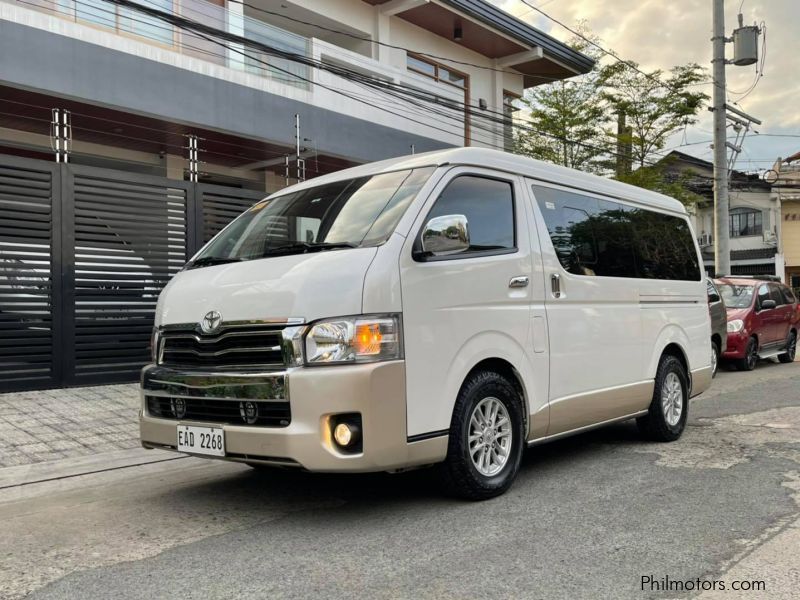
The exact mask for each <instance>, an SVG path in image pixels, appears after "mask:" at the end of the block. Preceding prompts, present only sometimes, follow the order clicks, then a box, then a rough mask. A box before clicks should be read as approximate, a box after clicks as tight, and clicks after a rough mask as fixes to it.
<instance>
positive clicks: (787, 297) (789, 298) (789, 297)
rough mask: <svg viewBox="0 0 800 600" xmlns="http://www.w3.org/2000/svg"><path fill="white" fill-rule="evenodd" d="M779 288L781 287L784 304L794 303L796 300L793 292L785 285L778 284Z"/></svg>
mask: <svg viewBox="0 0 800 600" xmlns="http://www.w3.org/2000/svg"><path fill="white" fill-rule="evenodd" d="M780 288H781V291H782V292H783V299H784V302H785V303H786V304H794V303H795V302H796V299H795V297H794V294H793V293H792V290H790V289H789V288H788V287H786V286H785V285H782V286H780Z"/></svg>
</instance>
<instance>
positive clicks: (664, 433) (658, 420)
mask: <svg viewBox="0 0 800 600" xmlns="http://www.w3.org/2000/svg"><path fill="white" fill-rule="evenodd" d="M688 413H689V376H688V375H687V373H686V369H685V368H684V366H683V363H682V362H681V361H680V360H678V358H677V357H675V356H673V355H671V354H665V355H664V356H663V357H661V362H660V363H659V365H658V371H657V372H656V381H655V386H654V388H653V399H652V401H651V402H650V408H649V409H648V411H647V414H646V415H645V416H643V417H639V418H638V419H636V425H638V427H639V430H640V431H641V432H642V433H643V434H644V435H645V436H646V437H648V438H649V439H651V440H654V441H657V442H672V441H674V440H677V439H678V438H679V437H681V434H682V433H683V430H684V428H685V427H686V418H687V416H688Z"/></svg>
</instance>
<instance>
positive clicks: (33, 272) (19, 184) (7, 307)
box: [0, 160, 54, 390]
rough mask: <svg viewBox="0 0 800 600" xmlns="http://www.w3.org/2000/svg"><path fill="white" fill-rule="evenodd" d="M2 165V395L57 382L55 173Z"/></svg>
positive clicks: (43, 166) (44, 166)
mask: <svg viewBox="0 0 800 600" xmlns="http://www.w3.org/2000/svg"><path fill="white" fill-rule="evenodd" d="M23 165H24V161H19V160H15V161H3V162H0V374H1V375H0V390H6V389H14V388H17V387H23V388H25V387H35V386H37V385H38V386H46V385H48V384H51V383H52V382H53V378H54V365H53V347H54V344H53V341H54V340H53V337H54V336H53V315H52V308H53V280H54V278H53V276H52V266H53V261H52V256H51V247H52V231H51V221H52V216H53V215H52V212H51V210H52V200H51V199H52V196H53V187H54V182H53V179H54V177H53V175H54V168H53V166H51V165H47V163H42V164H41V166H40V168H36V166H34V165H30V166H29V167H27V168H26V167H24V166H23Z"/></svg>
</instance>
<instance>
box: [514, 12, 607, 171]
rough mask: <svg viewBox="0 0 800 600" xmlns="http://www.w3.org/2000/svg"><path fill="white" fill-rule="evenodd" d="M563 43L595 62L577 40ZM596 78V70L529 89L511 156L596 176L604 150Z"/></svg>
mask: <svg viewBox="0 0 800 600" xmlns="http://www.w3.org/2000/svg"><path fill="white" fill-rule="evenodd" d="M578 32H579V33H580V34H581V35H583V36H584V37H585V38H588V39H590V40H592V41H595V40H596V39H597V38H596V37H595V36H593V35H592V34H591V32H589V31H588V29H587V28H586V26H585V25H584V24H580V25H579V27H578ZM567 43H568V44H569V45H570V46H571V47H572V48H574V49H575V50H578V51H579V52H582V53H584V54H586V55H588V56H590V57H591V58H593V59H595V61H597V60H598V59H599V58H600V53H599V51H598V50H597V49H596V48H595V47H594V46H592V45H591V44H590V43H588V42H587V41H586V40H585V39H583V38H581V37H579V36H575V37H573V38H572V39H571V40H569V41H568V42H567ZM599 75H600V73H599V69H598V67H597V66H595V68H594V69H593V70H592V71H591V72H589V73H587V74H586V75H582V76H580V77H576V78H572V79H566V80H562V81H556V82H553V83H548V84H545V85H541V86H538V87H535V88H532V89H530V90H528V91H527V92H526V94H525V96H524V97H523V98H522V101H521V102H522V104H523V106H524V107H526V108H527V109H528V110H529V111H530V113H529V115H527V118H526V119H525V120H524V121H523V122H522V123H521V126H520V127H518V128H517V131H516V134H515V136H514V147H515V152H517V153H518V154H524V155H526V156H530V157H533V158H538V159H540V160H545V161H547V162H551V163H555V164H557V165H563V166H565V167H571V168H573V169H581V170H584V171H597V170H598V164H597V161H598V160H599V158H600V157H601V156H602V155H603V154H604V153H605V152H606V147H607V142H606V136H605V133H604V130H603V123H604V120H605V111H604V107H603V103H602V98H601V96H600V93H599V91H600V90H599V87H598V80H599Z"/></svg>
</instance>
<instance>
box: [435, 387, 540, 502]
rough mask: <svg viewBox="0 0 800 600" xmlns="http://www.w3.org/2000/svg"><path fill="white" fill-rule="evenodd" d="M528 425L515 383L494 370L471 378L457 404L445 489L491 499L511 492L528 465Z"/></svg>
mask: <svg viewBox="0 0 800 600" xmlns="http://www.w3.org/2000/svg"><path fill="white" fill-rule="evenodd" d="M523 423H524V419H523V413H522V399H521V398H520V395H519V393H518V392H517V390H516V388H515V387H514V386H513V385H512V384H511V382H509V381H508V380H507V379H506V378H505V377H503V376H502V375H500V374H498V373H495V372H493V371H476V372H475V373H473V374H472V375H470V376H469V378H468V379H467V381H466V382H464V385H463V386H462V388H461V391H460V392H459V394H458V398H457V400H456V406H455V410H454V411H453V419H452V422H451V424H450V439H449V440H448V444H447V458H446V459H445V462H444V463H442V465H441V466H440V470H441V475H442V483H443V485H444V487H445V490H446V491H448V492H449V493H451V494H453V495H456V496H460V497H462V498H466V499H469V500H486V499H488V498H493V497H494V496H499V495H500V494H502V493H503V492H505V491H506V490H507V489H508V488H509V487H511V484H512V483H513V481H514V479H515V477H516V476H517V472H518V471H519V464H520V461H521V460H522V450H523V447H524V443H525V439H524V427H523Z"/></svg>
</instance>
